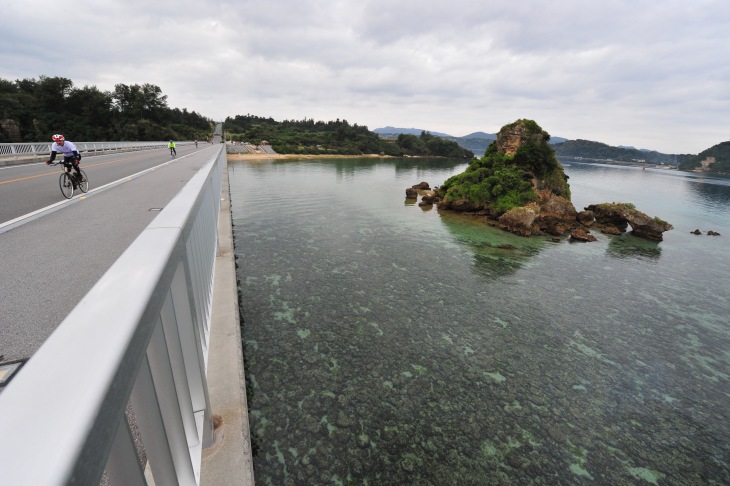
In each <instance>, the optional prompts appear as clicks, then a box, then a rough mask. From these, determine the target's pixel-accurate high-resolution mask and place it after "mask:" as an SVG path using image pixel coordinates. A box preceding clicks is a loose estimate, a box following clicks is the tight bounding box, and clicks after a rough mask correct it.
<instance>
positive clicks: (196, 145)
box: [195, 140, 198, 148]
mask: <svg viewBox="0 0 730 486" xmlns="http://www.w3.org/2000/svg"><path fill="white" fill-rule="evenodd" d="M195 148H198V141H197V140H196V141H195Z"/></svg>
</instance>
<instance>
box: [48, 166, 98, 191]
mask: <svg viewBox="0 0 730 486" xmlns="http://www.w3.org/2000/svg"><path fill="white" fill-rule="evenodd" d="M58 164H62V165H63V166H64V167H63V172H62V173H61V177H59V178H58V185H59V186H60V187H61V194H63V197H65V198H66V199H71V198H72V197H73V195H74V190H76V188H77V187H78V189H80V190H81V192H83V193H86V192H89V178H88V177H87V176H86V172H84V170H83V169H79V171H80V172H81V181H79V179H78V175H76V174H75V173H74V171H73V170H71V166H70V165H66V164H65V163H64V162H62V161H58V162H54V163H52V164H51V165H58Z"/></svg>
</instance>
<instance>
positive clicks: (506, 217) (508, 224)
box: [499, 206, 539, 236]
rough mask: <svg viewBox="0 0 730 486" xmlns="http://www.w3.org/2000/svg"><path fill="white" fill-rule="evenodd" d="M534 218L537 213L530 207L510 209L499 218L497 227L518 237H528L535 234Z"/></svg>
mask: <svg viewBox="0 0 730 486" xmlns="http://www.w3.org/2000/svg"><path fill="white" fill-rule="evenodd" d="M535 218H537V211H535V209H534V208H533V207H531V206H523V207H519V208H512V209H510V210H509V211H507V212H506V213H504V214H503V215H502V216H500V217H499V227H500V228H502V229H503V230H507V231H509V232H510V233H514V234H517V235H520V236H530V235H532V234H533V233H535V229H538V231H539V228H535Z"/></svg>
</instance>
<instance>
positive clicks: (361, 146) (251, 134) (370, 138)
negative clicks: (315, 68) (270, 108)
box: [224, 115, 474, 159]
mask: <svg viewBox="0 0 730 486" xmlns="http://www.w3.org/2000/svg"><path fill="white" fill-rule="evenodd" d="M224 128H225V130H226V133H228V136H229V137H230V139H231V140H233V141H239V142H249V143H253V144H259V143H261V142H262V141H267V142H269V143H270V144H271V145H272V146H273V148H274V150H276V151H277V152H278V153H282V154H315V155H322V154H335V155H364V154H383V155H393V156H404V155H420V156H424V155H425V156H438V157H455V158H469V159H471V158H472V157H474V154H473V153H472V152H470V151H469V150H466V149H463V148H461V147H459V145H458V144H457V143H456V142H453V141H450V140H446V139H443V138H439V137H435V136H433V135H431V134H429V133H426V132H423V133H421V136H420V137H417V136H415V135H400V136H398V139H397V140H384V139H381V138H380V136H379V135H378V134H377V133H374V132H371V131H370V130H368V127H366V126H363V125H358V124H357V123H356V124H354V125H350V124H349V123H348V122H347V120H340V119H337V120H335V121H328V122H324V121H314V120H313V119H307V118H305V119H303V120H284V121H282V122H277V121H275V120H274V119H273V118H263V117H258V116H254V115H237V116H235V117H233V118H231V117H228V118H226V120H225V122H224Z"/></svg>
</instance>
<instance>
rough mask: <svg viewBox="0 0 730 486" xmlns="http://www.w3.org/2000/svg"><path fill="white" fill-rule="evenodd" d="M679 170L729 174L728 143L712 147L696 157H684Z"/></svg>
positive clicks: (729, 145) (729, 156)
mask: <svg viewBox="0 0 730 486" xmlns="http://www.w3.org/2000/svg"><path fill="white" fill-rule="evenodd" d="M679 169H680V170H699V171H703V172H715V173H720V174H730V141H728V142H722V143H719V144H717V145H714V146H712V147H710V148H708V149H707V150H704V151H702V152H700V153H699V154H697V155H685V156H683V160H682V161H681V163H680V164H679Z"/></svg>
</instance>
